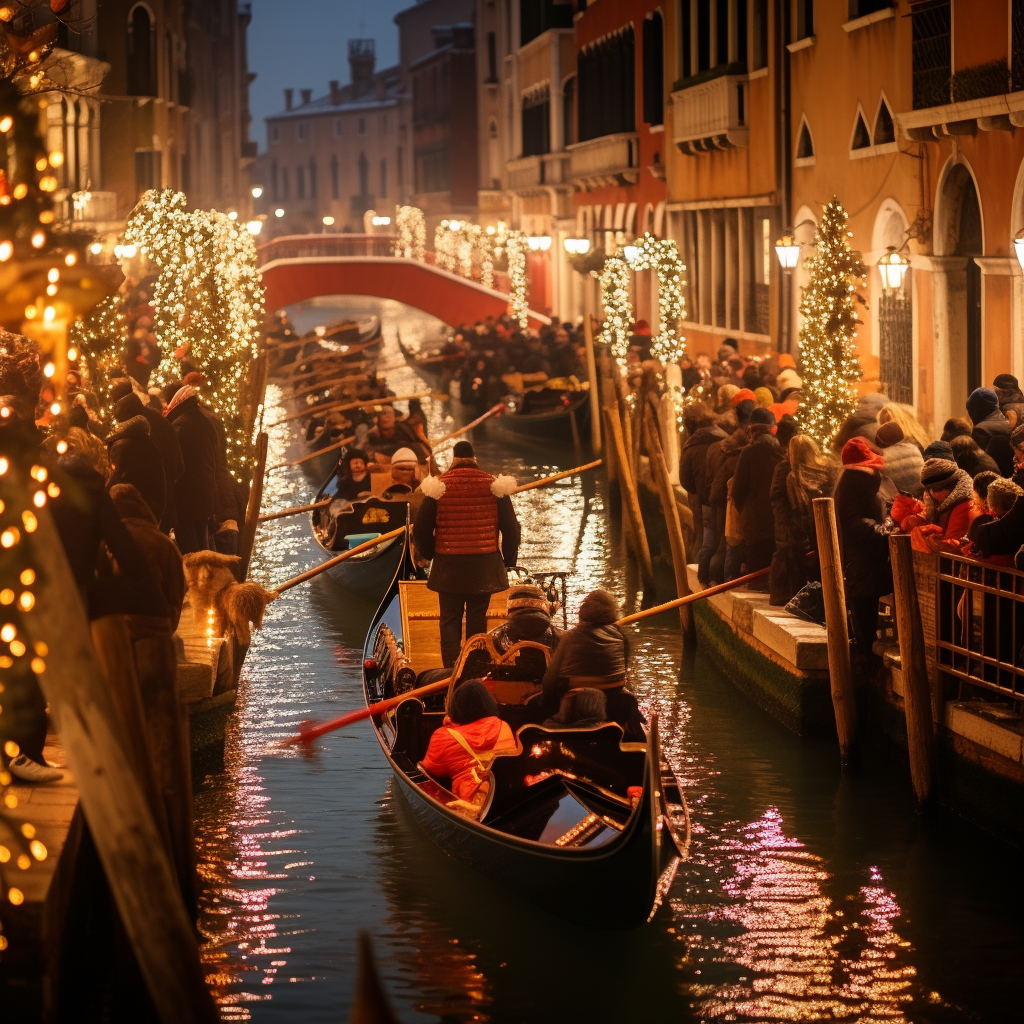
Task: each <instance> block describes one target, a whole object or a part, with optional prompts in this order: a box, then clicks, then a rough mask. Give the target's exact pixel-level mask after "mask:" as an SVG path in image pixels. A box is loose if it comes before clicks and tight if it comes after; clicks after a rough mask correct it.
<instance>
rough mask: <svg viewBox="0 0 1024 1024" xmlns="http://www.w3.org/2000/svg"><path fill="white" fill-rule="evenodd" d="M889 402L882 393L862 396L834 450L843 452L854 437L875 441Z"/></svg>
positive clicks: (835, 442) (836, 440) (841, 430)
mask: <svg viewBox="0 0 1024 1024" xmlns="http://www.w3.org/2000/svg"><path fill="white" fill-rule="evenodd" d="M779 384H780V385H781V384H782V375H781V374H780V375H779ZM888 401H889V399H888V398H886V396H885V395H883V394H882V393H881V392H880V391H872V392H870V393H869V394H867V395H861V397H860V400H859V401H858V402H857V408H856V409H854V410H853V412H851V413H850V415H849V416H847V417H846V422H845V423H843V425H842V426H841V427H840V428H839V433H838V434H836V436H835V439H834V440H833V442H832V450H833V451H836V452H841V451H843V450H844V449H845V447H846V442H847V441H849V440H850V438H852V437H863V438H864V439H865V440H868V441H874V439H875V431H876V430H878V413H879V411H880V410H881V409H882V408H883V407H884V406H885V405H886V403H887V402H888Z"/></svg>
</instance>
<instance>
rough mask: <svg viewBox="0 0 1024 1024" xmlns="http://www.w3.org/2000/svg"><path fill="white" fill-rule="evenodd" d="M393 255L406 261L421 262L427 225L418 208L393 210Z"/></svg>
mask: <svg viewBox="0 0 1024 1024" xmlns="http://www.w3.org/2000/svg"><path fill="white" fill-rule="evenodd" d="M395 231H396V232H397V236H398V237H397V238H396V239H395V248H394V253H395V255H396V256H402V257H404V258H405V259H407V260H421V261H422V260H423V259H424V256H425V250H426V246H427V225H426V221H425V220H424V217H423V211H422V210H421V209H420V208H419V207H418V206H398V207H396V208H395Z"/></svg>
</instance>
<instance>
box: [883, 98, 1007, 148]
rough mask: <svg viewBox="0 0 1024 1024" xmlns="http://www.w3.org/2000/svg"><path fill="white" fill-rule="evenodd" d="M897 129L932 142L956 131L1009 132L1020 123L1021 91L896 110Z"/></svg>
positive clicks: (913, 137) (913, 140)
mask: <svg viewBox="0 0 1024 1024" xmlns="http://www.w3.org/2000/svg"><path fill="white" fill-rule="evenodd" d="M894 120H895V121H896V124H897V126H898V127H899V129H900V131H901V132H902V133H903V135H905V136H906V137H907V138H908V139H910V140H911V141H912V142H934V141H935V140H936V139H952V138H955V137H956V136H958V135H976V134H977V133H978V132H979V131H983V132H1013V131H1014V129H1015V128H1020V127H1024V92H1011V93H1003V94H1002V95H998V96H983V97H980V98H978V99H970V100H966V101H964V102H961V103H946V104H943V105H942V106H939V107H927V108H925V109H924V110H910V111H907V112H906V113H902V114H896V115H895V118H894Z"/></svg>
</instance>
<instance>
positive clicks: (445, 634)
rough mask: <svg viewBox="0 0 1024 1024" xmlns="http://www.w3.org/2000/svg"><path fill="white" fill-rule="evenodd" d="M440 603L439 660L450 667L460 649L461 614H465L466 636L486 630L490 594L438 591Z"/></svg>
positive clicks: (455, 660) (457, 656) (456, 658)
mask: <svg viewBox="0 0 1024 1024" xmlns="http://www.w3.org/2000/svg"><path fill="white" fill-rule="evenodd" d="M437 597H438V600H439V602H440V605H441V661H442V662H443V663H444V666H445V668H451V667H452V666H453V665H454V664H455V662H457V661H458V660H459V652H460V651H461V650H462V614H463V611H465V614H466V637H467V639H468V638H469V637H471V636H476V634H477V633H486V632H487V605H488V603H489V602H490V600H491V595H490V594H446V593H443V592H442V593H438V595H437Z"/></svg>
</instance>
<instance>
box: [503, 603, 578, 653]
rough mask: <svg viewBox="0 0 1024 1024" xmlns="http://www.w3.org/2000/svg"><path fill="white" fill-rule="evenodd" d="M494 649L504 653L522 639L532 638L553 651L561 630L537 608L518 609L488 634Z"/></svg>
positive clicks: (559, 638) (560, 636)
mask: <svg viewBox="0 0 1024 1024" xmlns="http://www.w3.org/2000/svg"><path fill="white" fill-rule="evenodd" d="M489 636H490V638H491V642H492V643H493V644H494V648H495V650H496V651H497V652H498V653H499V654H504V653H505V651H507V650H508V649H509V648H510V647H512V646H513V645H514V644H517V643H519V642H520V641H522V640H532V641H533V642H534V643H538V644H543V645H544V646H545V647H547V648H548V650H550V651H553V650H554V649H555V648H556V647H557V646H558V643H559V641H560V640H561V639H562V634H561V632H560V631H559V630H558V629H557V628H556V627H555V625H554V624H553V623H552V622H551V616H550V615H545V614H544V612H542V611H539V610H537V609H529V610H527V611H518V612H516V613H515V614H514V615H512V616H510V617H509V619H508V620H507V621H506V622H503V623H502V624H501V625H500V626H498V627H496V628H495V629H493V630H491V632H490V634H489Z"/></svg>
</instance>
